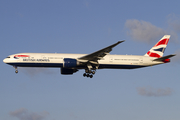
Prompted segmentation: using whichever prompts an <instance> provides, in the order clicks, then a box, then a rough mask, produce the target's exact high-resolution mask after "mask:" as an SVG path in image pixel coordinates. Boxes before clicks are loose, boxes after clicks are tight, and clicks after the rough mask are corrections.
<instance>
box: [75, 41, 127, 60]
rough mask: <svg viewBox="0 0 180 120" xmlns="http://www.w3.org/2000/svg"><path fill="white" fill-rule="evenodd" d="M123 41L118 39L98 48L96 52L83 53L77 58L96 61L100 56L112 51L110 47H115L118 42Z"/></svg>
mask: <svg viewBox="0 0 180 120" xmlns="http://www.w3.org/2000/svg"><path fill="white" fill-rule="evenodd" d="M124 41H125V40H123V41H118V42H117V43H115V44H113V45H110V46H108V47H106V48H103V49H101V50H98V51H96V52H93V53H91V54H88V55H85V56H83V57H80V58H78V59H79V60H88V61H97V60H100V59H101V58H103V57H104V56H105V55H107V54H109V52H111V51H112V48H113V47H115V46H116V45H118V44H119V43H122V42H124Z"/></svg>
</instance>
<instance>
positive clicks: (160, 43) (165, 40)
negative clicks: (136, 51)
mask: <svg viewBox="0 0 180 120" xmlns="http://www.w3.org/2000/svg"><path fill="white" fill-rule="evenodd" d="M168 41H169V39H168V38H166V39H163V40H161V41H159V42H158V43H157V44H156V45H155V46H154V47H156V46H159V45H167V44H168Z"/></svg>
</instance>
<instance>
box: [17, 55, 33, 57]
mask: <svg viewBox="0 0 180 120" xmlns="http://www.w3.org/2000/svg"><path fill="white" fill-rule="evenodd" d="M14 57H30V56H29V55H15V56H14Z"/></svg>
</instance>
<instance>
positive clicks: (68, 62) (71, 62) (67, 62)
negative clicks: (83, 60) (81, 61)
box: [63, 58, 77, 68]
mask: <svg viewBox="0 0 180 120" xmlns="http://www.w3.org/2000/svg"><path fill="white" fill-rule="evenodd" d="M76 66H77V60H76V59H72V58H64V63H63V68H75V67H76Z"/></svg>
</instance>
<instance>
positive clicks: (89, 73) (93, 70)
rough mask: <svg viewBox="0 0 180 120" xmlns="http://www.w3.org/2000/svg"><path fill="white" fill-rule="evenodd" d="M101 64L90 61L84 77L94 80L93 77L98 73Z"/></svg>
mask: <svg viewBox="0 0 180 120" xmlns="http://www.w3.org/2000/svg"><path fill="white" fill-rule="evenodd" d="M98 67H99V64H98V62H97V61H90V62H89V63H87V68H86V69H85V73H84V74H83V76H84V77H90V78H93V75H94V74H95V73H96V70H97V69H98Z"/></svg>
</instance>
